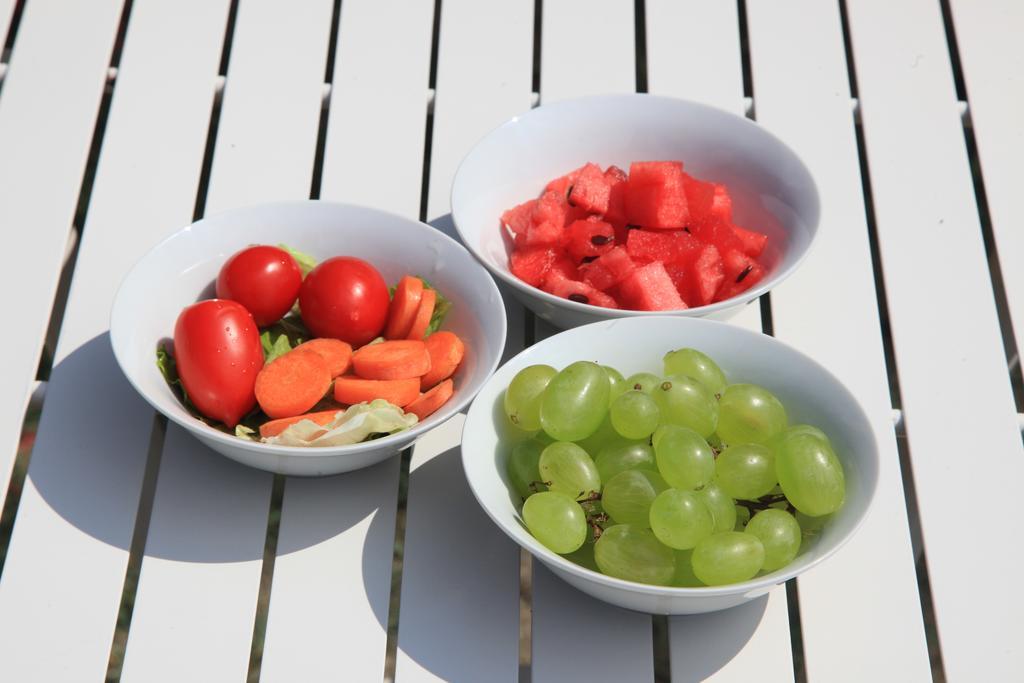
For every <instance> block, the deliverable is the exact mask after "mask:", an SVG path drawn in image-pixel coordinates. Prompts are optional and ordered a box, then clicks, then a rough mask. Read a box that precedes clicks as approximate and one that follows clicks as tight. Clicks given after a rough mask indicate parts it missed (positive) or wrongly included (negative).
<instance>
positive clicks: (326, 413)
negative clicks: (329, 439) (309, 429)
mask: <svg viewBox="0 0 1024 683" xmlns="http://www.w3.org/2000/svg"><path fill="white" fill-rule="evenodd" d="M339 411H340V409H339V410H322V411H320V412H318V413H306V414H305V415H295V416H293V417H282V418H280V419H278V420H271V421H269V422H264V423H263V424H261V425H260V436H262V437H264V438H269V437H271V436H277V435H278V434H280V433H281V432H283V431H284V430H285V429H287V428H288V427H291V426H292V425H293V424H295V423H296V422H298V421H300V420H312V421H313V422H316V423H317V424H318V425H321V426H323V425H325V424H327V423H328V422H330V421H331V420H333V419H334V416H335V415H337V414H338V412H339Z"/></svg>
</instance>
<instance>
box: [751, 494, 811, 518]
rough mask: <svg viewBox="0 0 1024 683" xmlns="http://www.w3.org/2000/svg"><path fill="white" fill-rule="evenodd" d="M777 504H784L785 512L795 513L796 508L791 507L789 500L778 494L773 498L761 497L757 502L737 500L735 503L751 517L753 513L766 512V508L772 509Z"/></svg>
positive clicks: (768, 496) (769, 496) (770, 496)
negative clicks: (745, 509)
mask: <svg viewBox="0 0 1024 683" xmlns="http://www.w3.org/2000/svg"><path fill="white" fill-rule="evenodd" d="M779 503H785V504H786V511H787V512H790V513H793V512H796V508H795V507H793V504H792V503H790V502H789V500H787V499H786V496H785V495H784V494H781V493H778V494H776V495H774V496H772V495H767V496H761V497H760V498H758V499H757V500H737V501H736V504H737V505H742V506H743V507H745V508H747V510H748V511H749V512H750V515H751V516H753V515H754V512H755V511H758V512H760V511H761V510H767V509H768V508H770V507H772V506H773V505H777V504H779Z"/></svg>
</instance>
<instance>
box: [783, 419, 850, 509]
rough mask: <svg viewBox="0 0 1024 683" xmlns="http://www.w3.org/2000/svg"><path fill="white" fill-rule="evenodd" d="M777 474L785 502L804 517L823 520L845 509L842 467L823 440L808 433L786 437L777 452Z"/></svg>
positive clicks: (826, 442) (844, 485)
mask: <svg viewBox="0 0 1024 683" xmlns="http://www.w3.org/2000/svg"><path fill="white" fill-rule="evenodd" d="M775 473H776V474H777V475H778V477H779V485H780V486H782V492H783V493H785V494H786V498H788V499H789V502H790V503H792V504H793V506H794V507H795V508H796V509H797V510H799V511H800V512H802V513H804V514H805V515H810V516H811V517H820V516H821V515H827V514H829V513H830V512H835V511H836V510H838V509H839V508H840V507H842V505H843V499H844V498H845V497H846V478H845V476H844V475H843V466H842V464H841V463H840V462H839V458H837V457H836V454H835V452H834V451H833V450H832V446H830V445H829V443H828V441H826V440H824V439H820V438H818V437H817V436H814V435H813V434H809V433H806V432H804V433H797V434H794V435H787V436H786V438H784V439H782V440H780V441H779V442H778V445H777V447H776V449H775Z"/></svg>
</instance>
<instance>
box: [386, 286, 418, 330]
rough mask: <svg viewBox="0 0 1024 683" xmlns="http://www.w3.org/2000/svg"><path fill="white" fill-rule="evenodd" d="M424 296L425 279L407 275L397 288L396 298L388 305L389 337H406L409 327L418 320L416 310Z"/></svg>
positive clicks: (387, 328)
mask: <svg viewBox="0 0 1024 683" xmlns="http://www.w3.org/2000/svg"><path fill="white" fill-rule="evenodd" d="M422 298H423V280H421V279H419V278H418V277H413V276H412V275H406V276H405V277H403V278H402V279H401V280H399V282H398V286H397V287H396V288H395V298H394V299H392V300H391V305H390V306H389V307H388V324H387V327H386V328H385V329H384V337H385V338H387V339H405V338H406V337H407V336H408V335H409V329H410V328H411V327H412V324H413V321H415V320H416V312H417V311H418V310H419V309H420V299H422Z"/></svg>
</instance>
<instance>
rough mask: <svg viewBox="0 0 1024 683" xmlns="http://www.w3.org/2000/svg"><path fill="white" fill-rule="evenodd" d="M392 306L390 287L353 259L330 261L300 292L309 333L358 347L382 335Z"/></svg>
mask: <svg viewBox="0 0 1024 683" xmlns="http://www.w3.org/2000/svg"><path fill="white" fill-rule="evenodd" d="M389 304H390V297H389V296H388V287H387V285H386V284H385V283H384V278H382V277H381V275H380V273H379V272H377V269H376V268H374V267H373V266H371V265H370V264H369V263H367V262H366V261H363V260H362V259H357V258H352V257H350V256H336V257H335V258H332V259H327V260H326V261H324V262H323V263H321V264H320V265H319V266H317V267H316V268H314V269H313V271H312V272H310V274H309V275H307V276H306V279H305V280H304V281H303V283H302V289H300V290H299V308H301V309H302V321H303V322H305V323H306V327H308V328H309V331H310V332H312V333H313V334H314V335H315V336H317V337H332V338H334V339H340V340H342V341H345V342H348V343H349V344H351V345H352V346H354V347H358V346H362V345H363V344H365V343H366V342H368V341H370V340H372V339H373V338H374V337H379V336H380V335H381V332H382V331H383V329H384V323H385V321H386V320H387V316H388V305H389Z"/></svg>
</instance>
